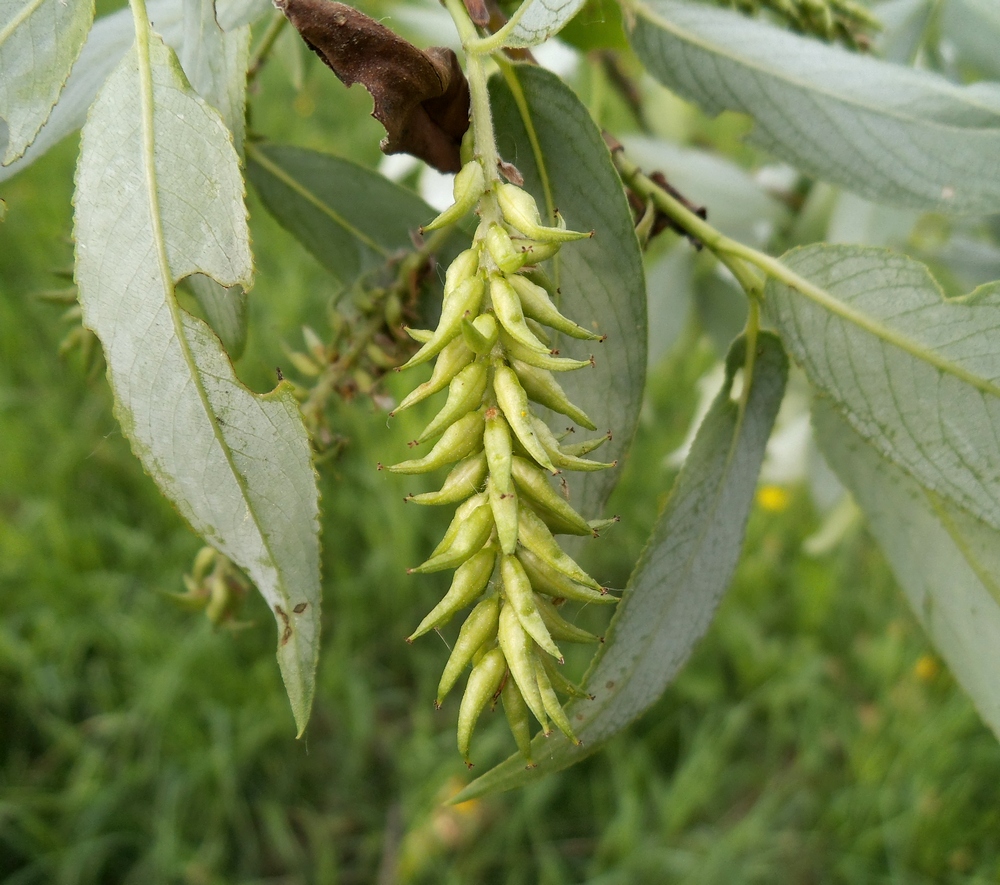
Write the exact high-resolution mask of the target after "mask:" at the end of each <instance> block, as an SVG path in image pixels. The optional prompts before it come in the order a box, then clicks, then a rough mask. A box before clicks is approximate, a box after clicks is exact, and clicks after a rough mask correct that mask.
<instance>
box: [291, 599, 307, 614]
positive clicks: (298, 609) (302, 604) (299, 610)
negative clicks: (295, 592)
mask: <svg viewBox="0 0 1000 885" xmlns="http://www.w3.org/2000/svg"><path fill="white" fill-rule="evenodd" d="M308 607H309V603H308V602H300V603H299V604H298V605H297V606H295V608H293V609H292V611H293V612H295V614H297V615H301V614H302V612H304V611H305V610H306V609H307V608H308Z"/></svg>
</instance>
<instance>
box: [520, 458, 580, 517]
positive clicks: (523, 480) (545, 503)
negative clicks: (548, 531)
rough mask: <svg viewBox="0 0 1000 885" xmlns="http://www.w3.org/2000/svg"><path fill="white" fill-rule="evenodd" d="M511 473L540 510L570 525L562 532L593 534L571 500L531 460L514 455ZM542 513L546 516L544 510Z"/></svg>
mask: <svg viewBox="0 0 1000 885" xmlns="http://www.w3.org/2000/svg"><path fill="white" fill-rule="evenodd" d="M511 474H512V476H513V477H514V482H516V483H517V484H518V486H519V487H520V488H521V490H522V491H523V492H524V494H525V495H526V496H527V497H528V498H529V499H530V500H531V502H532V503H533V504H537V505H538V507H536V508H535V509H536V510H538V509H539V508H541V511H547V512H548V513H551V514H552V515H553V516H555V517H557V518H558V520H559V521H560V522H562V523H564V524H565V525H566V526H568V527H570V529H571V530H570V531H568V532H562V533H561V534H571V535H592V534H593V529H591V527H590V525H589V524H588V523H587V520H585V519H584V518H583V517H582V516H580V514H579V513H577V512H576V511H575V510H574V509H573V508H572V507H570V505H569V502H568V501H567V500H566V499H565V498H564V497H563V496H562V495H560V494H559V493H558V492H557V491H556V490H555V489H554V488H552V484H551V483H550V482H549V478H548V477H547V476H546V475H545V473H543V472H542V471H541V470H539V469H538V468H537V467H535V465H534V464H532V463H531V462H530V461H526V460H525V459H524V458H518V457H516V456H515V457H514V458H512V459H511ZM540 515H541V516H543V518H544V516H545V513H544V512H540Z"/></svg>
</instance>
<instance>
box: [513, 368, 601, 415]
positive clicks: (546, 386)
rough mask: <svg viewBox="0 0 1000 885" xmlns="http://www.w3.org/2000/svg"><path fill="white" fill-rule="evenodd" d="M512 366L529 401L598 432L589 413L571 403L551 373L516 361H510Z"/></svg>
mask: <svg viewBox="0 0 1000 885" xmlns="http://www.w3.org/2000/svg"><path fill="white" fill-rule="evenodd" d="M510 365H511V368H512V369H513V370H514V371H515V372H517V377H518V378H519V379H520V381H521V386H522V387H523V388H524V392H525V393H526V394H528V399H531V400H534V401H535V402H536V403H538V404H539V405H542V406H545V407H546V408H548V409H552V411H553V412H558V413H559V414H560V415H566V417H568V418H569V419H570V420H571V421H575V422H576V423H577V424H582V425H583V426H584V427H586V428H587V430H597V425H596V424H594V422H593V421H591V420H590V418H588V417H587V413H586V412H584V411H583V409H581V408H579V407H578V406H574V405H573V403H571V402H570V401H569V397H568V396H566V391H565V390H563V389H562V387H560V386H559V382H558V381H556V379H555V378H553V377H552V373H551V372H548V371H546V370H545V369H539V368H538V367H537V366H531V365H528V364H527V363H522V362H521V361H520V360H515V359H512V360H511V361H510Z"/></svg>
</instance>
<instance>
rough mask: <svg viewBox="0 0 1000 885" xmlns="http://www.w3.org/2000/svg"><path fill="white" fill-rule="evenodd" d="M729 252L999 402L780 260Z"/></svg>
mask: <svg viewBox="0 0 1000 885" xmlns="http://www.w3.org/2000/svg"><path fill="white" fill-rule="evenodd" d="M803 248H811V247H803ZM732 251H733V252H734V254H739V255H740V257H744V258H749V260H751V261H753V263H754V264H756V265H757V266H758V267H760V268H761V269H762V270H764V271H766V272H767V273H768V274H769V275H770V276H772V277H773V278H774V279H775V281H776V282H778V283H780V284H782V285H784V286H785V287H786V288H788V289H791V290H793V291H795V292H798V293H799V294H800V295H804V296H805V297H806V298H808V299H809V300H810V301H813V302H814V303H815V304H817V305H819V306H820V307H822V308H823V309H824V310H827V311H829V312H830V313H832V314H833V315H834V316H837V317H840V319H842V320H844V321H845V322H848V323H850V324H851V325H853V326H856V327H857V328H859V329H861V330H862V331H865V332H868V333H869V334H870V335H872V336H874V337H875V338H878V339H880V340H881V341H883V342H885V343H886V344H890V345H892V346H893V347H896V348H898V349H899V350H901V351H902V352H903V353H906V354H908V355H909V356H911V357H913V358H914V359H918V360H921V361H922V362H925V363H927V364H928V365H931V366H933V367H934V368H936V369H938V370H940V371H941V372H944V373H945V374H947V375H951V376H952V377H954V378H956V379H958V380H959V381H962V382H963V383H965V384H968V385H970V386H971V387H974V388H975V389H976V390H979V391H980V392H982V393H985V394H988V395H989V396H992V397H996V398H998V399H1000V386H997V385H996V384H993V383H992V382H990V381H987V380H986V379H984V378H980V377H979V376H978V375H974V374H973V373H972V372H970V371H969V370H968V369H965V368H963V367H962V366H960V365H959V364H957V363H955V362H952V361H951V360H948V359H946V358H945V357H943V356H941V355H940V354H939V353H937V351H934V350H931V349H930V348H929V347H927V346H925V345H923V344H921V343H920V342H918V341H915V340H914V339H912V338H909V337H908V336H906V335H904V334H902V333H901V332H897V331H896V330H895V329H893V328H891V327H890V326H887V325H885V324H884V323H882V322H880V321H879V320H877V319H873V318H872V317H870V316H869V315H867V314H864V313H862V312H861V311H859V310H855V309H854V308H853V307H850V306H849V305H847V304H845V303H844V302H843V301H841V300H839V299H838V298H837V297H836V296H834V295H832V294H831V293H829V292H827V291H826V290H825V289H822V288H820V287H819V286H817V285H815V284H813V283H811V282H809V280H807V279H805V277H802V276H799V274H797V273H796V272H795V271H794V270H792V269H791V268H790V267H789V266H788V265H786V264H785V263H784V262H783V261H780V260H778V259H776V258H772V257H770V256H769V255H763V254H762V253H759V252H754V250H751V249H749V247H742V246H738V247H737V248H735V249H733V250H732ZM797 251H798V249H794V250H792V252H790V253H787V255H786V256H785V257H786V258H787V257H788V255H791V254H795V252H797ZM885 251H886V254H888V250H885ZM751 252H753V257H752V258H750V257H749V256H750V253H751ZM792 303H793V307H792V309H793V310H794V309H795V307H794V299H793V300H792Z"/></svg>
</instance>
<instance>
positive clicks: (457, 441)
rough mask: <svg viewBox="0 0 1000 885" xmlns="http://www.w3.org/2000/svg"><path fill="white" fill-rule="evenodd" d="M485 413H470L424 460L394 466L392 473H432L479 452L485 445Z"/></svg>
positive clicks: (452, 426) (418, 459)
mask: <svg viewBox="0 0 1000 885" xmlns="http://www.w3.org/2000/svg"><path fill="white" fill-rule="evenodd" d="M483 426H484V422H483V413H482V411H481V410H476V411H475V412H470V413H469V414H468V415H466V416H465V417H464V418H459V419H458V420H457V421H456V422H455V423H454V424H452V425H451V427H449V428H448V429H447V430H446V431H445V432H444V435H443V436H442V437H441V439H439V440H438V441H437V443H435V445H434V448H433V449H431V450H430V451H429V452H428V453H427V454H426V455H424V457H423V458H414V459H412V460H410V461H402V462H400V463H399V464H392V465H390V466H388V467H386V468H385V469H386V470H388V471H389V472H390V473H430V472H431V471H432V470H437V469H438V468H439V467H444V466H445V465H446V464H454V463H455V462H456V461H461V460H462V459H463V458H466V457H468V456H469V455H472V454H473V453H475V452H478V451H479V450H480V449H481V448H482V445H483Z"/></svg>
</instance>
